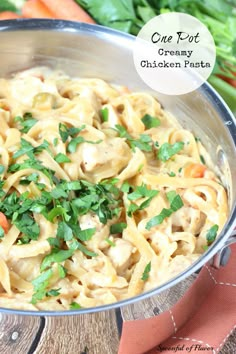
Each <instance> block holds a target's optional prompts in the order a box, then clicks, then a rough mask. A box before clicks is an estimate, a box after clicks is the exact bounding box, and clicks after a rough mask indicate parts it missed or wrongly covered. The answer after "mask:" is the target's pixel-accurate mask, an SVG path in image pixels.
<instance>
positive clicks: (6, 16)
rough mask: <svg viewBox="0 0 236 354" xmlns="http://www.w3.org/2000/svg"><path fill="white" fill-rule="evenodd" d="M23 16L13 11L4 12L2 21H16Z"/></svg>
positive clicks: (0, 15) (1, 16)
mask: <svg viewBox="0 0 236 354" xmlns="http://www.w3.org/2000/svg"><path fill="white" fill-rule="evenodd" d="M20 17H21V16H20V15H18V14H16V13H15V12H12V11H3V12H0V20H15V19H16V18H20Z"/></svg>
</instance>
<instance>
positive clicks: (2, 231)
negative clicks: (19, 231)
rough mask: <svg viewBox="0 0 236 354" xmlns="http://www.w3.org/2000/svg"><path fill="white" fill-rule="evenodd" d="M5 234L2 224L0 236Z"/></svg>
mask: <svg viewBox="0 0 236 354" xmlns="http://www.w3.org/2000/svg"><path fill="white" fill-rule="evenodd" d="M4 236H5V233H4V230H3V228H2V226H0V238H3V237H4Z"/></svg>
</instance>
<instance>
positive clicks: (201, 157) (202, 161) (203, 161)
mask: <svg viewBox="0 0 236 354" xmlns="http://www.w3.org/2000/svg"><path fill="white" fill-rule="evenodd" d="M200 160H201V163H202V164H203V165H205V164H206V161H205V159H204V157H203V156H202V155H200Z"/></svg>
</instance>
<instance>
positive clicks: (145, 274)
mask: <svg viewBox="0 0 236 354" xmlns="http://www.w3.org/2000/svg"><path fill="white" fill-rule="evenodd" d="M150 271H151V262H149V263H148V264H147V265H146V267H145V268H144V271H143V275H142V278H141V279H142V280H143V281H146V280H148V278H149V273H150Z"/></svg>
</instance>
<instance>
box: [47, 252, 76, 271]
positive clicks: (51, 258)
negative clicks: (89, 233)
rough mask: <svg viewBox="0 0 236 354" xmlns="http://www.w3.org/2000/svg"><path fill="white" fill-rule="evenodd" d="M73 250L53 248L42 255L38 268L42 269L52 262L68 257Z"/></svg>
mask: <svg viewBox="0 0 236 354" xmlns="http://www.w3.org/2000/svg"><path fill="white" fill-rule="evenodd" d="M73 253H74V250H71V249H70V250H58V249H57V248H54V249H53V250H52V252H51V253H50V254H48V255H47V256H46V257H44V259H43V261H42V264H41V267H40V270H41V271H43V270H45V269H46V268H48V267H50V266H51V264H52V263H60V262H63V261H65V260H66V259H68V258H70V257H71V256H72V254H73Z"/></svg>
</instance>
